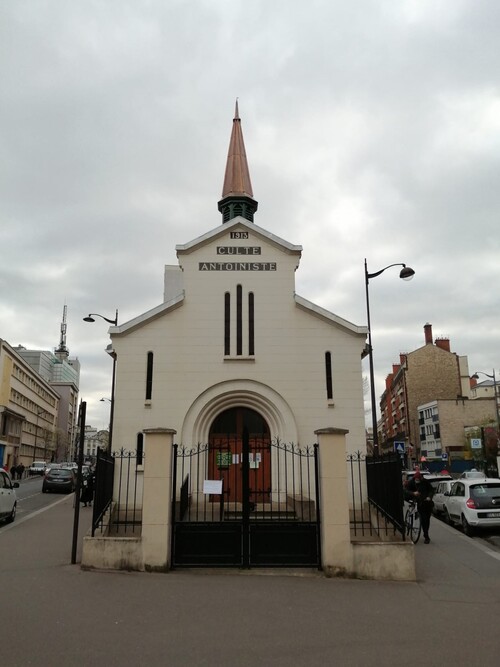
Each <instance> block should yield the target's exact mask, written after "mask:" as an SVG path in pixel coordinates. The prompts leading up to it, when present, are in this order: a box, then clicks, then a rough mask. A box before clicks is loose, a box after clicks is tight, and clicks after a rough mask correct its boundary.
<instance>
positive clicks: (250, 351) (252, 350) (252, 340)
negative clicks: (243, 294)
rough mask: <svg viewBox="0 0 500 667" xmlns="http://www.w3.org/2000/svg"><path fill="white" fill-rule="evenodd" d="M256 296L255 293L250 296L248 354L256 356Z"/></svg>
mask: <svg viewBox="0 0 500 667" xmlns="http://www.w3.org/2000/svg"><path fill="white" fill-rule="evenodd" d="M254 324H255V322H254V296H253V292H250V293H249V295H248V354H250V355H253V354H255V334H254Z"/></svg>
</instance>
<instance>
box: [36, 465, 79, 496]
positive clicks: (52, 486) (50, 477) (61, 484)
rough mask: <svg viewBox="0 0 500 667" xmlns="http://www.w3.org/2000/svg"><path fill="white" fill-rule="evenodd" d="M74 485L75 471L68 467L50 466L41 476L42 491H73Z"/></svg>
mask: <svg viewBox="0 0 500 667" xmlns="http://www.w3.org/2000/svg"><path fill="white" fill-rule="evenodd" d="M75 487H76V477H75V473H74V472H73V471H72V470H69V468H52V470H49V472H48V473H46V475H45V477H44V478H43V484H42V493H47V492H48V491H64V492H65V493H73V491H74V490H75Z"/></svg>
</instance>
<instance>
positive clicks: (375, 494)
mask: <svg viewBox="0 0 500 667" xmlns="http://www.w3.org/2000/svg"><path fill="white" fill-rule="evenodd" d="M347 465H348V475H349V477H350V480H349V481H350V493H351V499H350V506H351V516H350V522H351V532H352V535H353V537H354V538H356V537H366V536H375V535H380V534H381V533H384V534H385V535H391V534H392V535H394V536H395V535H398V536H401V537H402V539H403V540H404V539H405V531H404V513H403V504H404V497H403V481H402V463H401V458H400V457H399V456H398V455H394V454H387V455H384V456H377V457H371V456H366V455H365V454H363V453H362V452H359V451H358V452H355V453H354V454H349V455H348V456H347ZM365 479H366V485H365Z"/></svg>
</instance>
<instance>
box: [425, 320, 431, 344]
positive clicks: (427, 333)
mask: <svg viewBox="0 0 500 667" xmlns="http://www.w3.org/2000/svg"><path fill="white" fill-rule="evenodd" d="M424 333H425V344H426V345H432V324H429V323H427V324H424Z"/></svg>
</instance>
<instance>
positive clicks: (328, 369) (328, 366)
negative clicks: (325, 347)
mask: <svg viewBox="0 0 500 667" xmlns="http://www.w3.org/2000/svg"><path fill="white" fill-rule="evenodd" d="M325 373H326V397H327V398H328V399H329V400H330V399H332V398H333V383H332V354H331V352H325Z"/></svg>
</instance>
